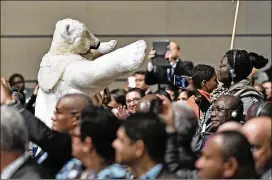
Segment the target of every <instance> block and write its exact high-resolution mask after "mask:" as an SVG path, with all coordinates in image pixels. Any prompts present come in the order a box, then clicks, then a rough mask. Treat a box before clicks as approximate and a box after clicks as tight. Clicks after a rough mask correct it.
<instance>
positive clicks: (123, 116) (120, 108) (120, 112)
mask: <svg viewBox="0 0 272 180" xmlns="http://www.w3.org/2000/svg"><path fill="white" fill-rule="evenodd" d="M117 110H118V112H117V118H118V119H122V120H124V119H126V118H127V116H128V115H127V112H126V107H125V106H118V107H117Z"/></svg>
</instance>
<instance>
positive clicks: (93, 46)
mask: <svg viewBox="0 0 272 180" xmlns="http://www.w3.org/2000/svg"><path fill="white" fill-rule="evenodd" d="M99 46H100V41H98V42H95V43H94V44H93V45H91V46H90V49H98V48H99Z"/></svg>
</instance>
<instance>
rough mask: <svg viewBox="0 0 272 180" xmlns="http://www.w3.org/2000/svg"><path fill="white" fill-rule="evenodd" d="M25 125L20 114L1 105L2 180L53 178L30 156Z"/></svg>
mask: <svg viewBox="0 0 272 180" xmlns="http://www.w3.org/2000/svg"><path fill="white" fill-rule="evenodd" d="M24 123H25V121H24V120H23V117H22V116H21V114H20V112H18V111H17V110H15V109H14V108H12V107H8V106H5V105H4V106H2V105H1V136H0V138H1V147H0V153H1V166H0V170H1V179H22V178H24V179H28V178H31V179H32V178H33V179H41V178H52V177H50V176H48V175H47V173H46V171H45V170H44V169H42V168H41V167H39V166H38V165H36V164H35V162H34V161H33V159H31V157H30V156H29V153H28V152H27V146H28V132H27V128H26V126H25V124H24Z"/></svg>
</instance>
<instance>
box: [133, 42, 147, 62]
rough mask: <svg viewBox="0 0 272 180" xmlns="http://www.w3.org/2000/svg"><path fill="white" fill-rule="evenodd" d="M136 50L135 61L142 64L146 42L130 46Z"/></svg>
mask: <svg viewBox="0 0 272 180" xmlns="http://www.w3.org/2000/svg"><path fill="white" fill-rule="evenodd" d="M130 46H131V47H133V46H134V47H133V48H134V58H133V61H140V62H142V61H143V60H144V57H145V51H146V47H147V45H146V42H145V41H144V40H139V41H136V42H135V43H132V44H131V45H130ZM135 47H136V48H135Z"/></svg>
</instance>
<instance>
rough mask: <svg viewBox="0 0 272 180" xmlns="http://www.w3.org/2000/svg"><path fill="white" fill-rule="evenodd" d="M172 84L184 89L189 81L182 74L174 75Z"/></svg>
mask: <svg viewBox="0 0 272 180" xmlns="http://www.w3.org/2000/svg"><path fill="white" fill-rule="evenodd" d="M174 85H175V86H177V87H179V88H181V89H184V88H187V87H188V86H189V82H188V80H187V79H186V77H184V76H179V75H174Z"/></svg>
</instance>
